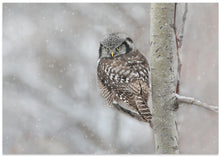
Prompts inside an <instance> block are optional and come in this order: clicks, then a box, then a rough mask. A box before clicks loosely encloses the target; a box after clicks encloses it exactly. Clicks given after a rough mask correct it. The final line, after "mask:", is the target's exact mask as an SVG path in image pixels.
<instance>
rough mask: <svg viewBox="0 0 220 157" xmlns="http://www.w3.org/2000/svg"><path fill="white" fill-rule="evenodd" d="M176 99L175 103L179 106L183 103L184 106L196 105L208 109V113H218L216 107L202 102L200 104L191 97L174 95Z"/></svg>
mask: <svg viewBox="0 0 220 157" xmlns="http://www.w3.org/2000/svg"><path fill="white" fill-rule="evenodd" d="M176 99H177V102H178V103H179V104H180V103H185V104H191V105H197V106H200V107H203V108H205V109H208V110H210V111H214V112H216V113H218V107H217V106H211V105H208V104H206V103H204V102H201V101H200V100H198V99H195V98H192V97H186V96H180V95H178V94H176Z"/></svg>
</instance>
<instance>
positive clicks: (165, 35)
mask: <svg viewBox="0 0 220 157" xmlns="http://www.w3.org/2000/svg"><path fill="white" fill-rule="evenodd" d="M173 24H174V3H172V4H171V3H155V4H152V5H151V85H152V107H153V108H152V114H153V119H152V124H153V129H154V138H155V151H156V153H159V154H178V153H179V145H178V134H177V126H176V120H175V117H176V115H175V111H174V106H175V103H176V99H175V90H176V76H175V72H174V52H175V50H176V49H175V47H174V46H175V40H174V39H175V38H174V29H173V26H174V25H173Z"/></svg>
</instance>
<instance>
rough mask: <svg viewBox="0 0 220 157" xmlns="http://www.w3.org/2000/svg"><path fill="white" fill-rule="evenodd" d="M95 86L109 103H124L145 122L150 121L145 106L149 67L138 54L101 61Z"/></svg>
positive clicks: (134, 52)
mask: <svg viewBox="0 0 220 157" xmlns="http://www.w3.org/2000/svg"><path fill="white" fill-rule="evenodd" d="M97 72H98V74H97V78H98V85H99V87H100V89H101V93H102V95H103V96H104V97H105V99H106V100H107V102H108V103H109V104H112V102H113V100H115V101H117V102H118V103H120V102H125V103H126V104H127V105H128V106H129V107H130V109H131V110H134V111H136V112H138V113H139V114H140V115H141V116H142V117H143V118H144V119H145V120H146V121H147V122H149V121H150V120H151V113H150V110H149V107H148V105H147V103H148V93H149V75H148V72H149V65H148V62H147V60H146V59H145V57H144V56H143V55H142V54H141V53H140V52H139V51H138V50H136V51H133V52H130V53H128V54H123V55H120V56H118V57H115V58H101V59H100V60H99V62H98V68H97Z"/></svg>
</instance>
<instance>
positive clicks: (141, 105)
mask: <svg viewBox="0 0 220 157" xmlns="http://www.w3.org/2000/svg"><path fill="white" fill-rule="evenodd" d="M135 101H136V107H137V111H138V113H139V114H140V115H141V116H142V118H143V119H144V120H146V122H148V123H151V119H152V115H151V112H150V109H149V107H148V106H147V102H144V101H143V98H142V97H140V96H137V97H136V99H135Z"/></svg>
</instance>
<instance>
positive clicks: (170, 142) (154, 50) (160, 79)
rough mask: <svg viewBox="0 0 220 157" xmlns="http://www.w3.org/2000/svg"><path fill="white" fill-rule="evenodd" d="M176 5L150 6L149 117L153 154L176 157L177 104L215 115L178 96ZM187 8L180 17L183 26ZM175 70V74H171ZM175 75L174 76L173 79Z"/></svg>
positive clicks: (203, 105) (198, 102)
mask: <svg viewBox="0 0 220 157" xmlns="http://www.w3.org/2000/svg"><path fill="white" fill-rule="evenodd" d="M175 13H176V4H174V3H170V4H169V3H156V4H152V5H151V86H152V106H153V110H152V115H153V120H152V123H153V130H154V138H155V151H156V153H160V154H167V153H168V154H178V153H179V144H178V143H179V142H178V133H177V123H176V119H175V117H176V112H175V111H176V109H177V107H178V104H180V103H184V104H193V105H198V106H201V107H203V108H206V109H209V110H211V111H215V112H217V111H218V108H217V107H215V106H210V105H208V104H206V103H202V102H201V101H199V100H197V99H195V98H191V97H185V96H180V95H179V77H180V72H181V66H182V64H181V59H180V55H179V50H180V48H181V46H182V39H183V32H184V28H183V29H182V34H181V35H180V36H178V35H177V31H176V26H175V18H176V17H175V15H176V14H175ZM186 13H187V5H186V6H185V13H184V15H183V23H185V19H186V17H185V16H186ZM175 53H177V54H176V55H177V57H178V68H175V67H174V54H175ZM175 69H177V71H175ZM175 74H177V75H175Z"/></svg>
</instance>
